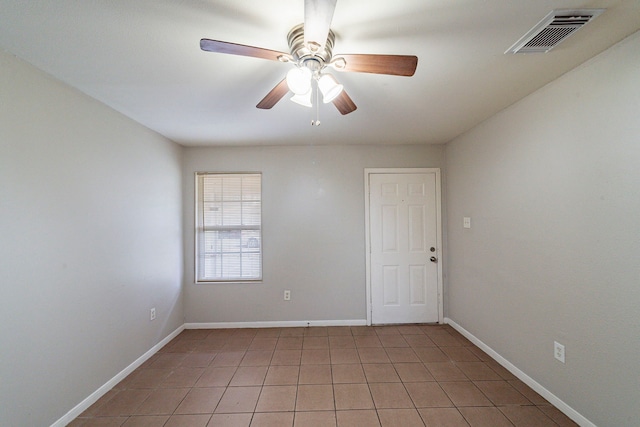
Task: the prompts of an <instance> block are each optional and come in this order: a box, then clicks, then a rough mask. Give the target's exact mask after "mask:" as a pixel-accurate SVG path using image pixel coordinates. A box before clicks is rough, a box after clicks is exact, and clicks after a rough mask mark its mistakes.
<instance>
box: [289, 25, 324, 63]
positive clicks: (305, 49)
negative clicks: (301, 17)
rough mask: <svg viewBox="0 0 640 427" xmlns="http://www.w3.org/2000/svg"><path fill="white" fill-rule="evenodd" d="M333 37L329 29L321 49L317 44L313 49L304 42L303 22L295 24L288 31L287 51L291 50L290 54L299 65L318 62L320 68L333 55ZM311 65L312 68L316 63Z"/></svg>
mask: <svg viewBox="0 0 640 427" xmlns="http://www.w3.org/2000/svg"><path fill="white" fill-rule="evenodd" d="M335 39H336V36H335V34H334V33H333V31H331V30H329V34H328V36H327V40H326V42H325V44H324V48H323V49H320V46H319V45H317V48H318V49H314V46H307V45H306V44H305V42H304V24H299V25H296V26H295V27H293V28H292V29H291V31H289V34H288V35H287V40H288V42H289V51H290V52H291V56H292V57H293V59H294V61H295V62H296V63H297V64H298V65H300V66H303V65H305V64H307V63H313V62H318V63H319V65H320V67H319V68H320V69H322V68H323V67H324V66H325V64H328V63H329V62H331V57H332V55H333V44H334V42H335ZM309 65H311V64H309ZM305 66H306V65H305ZM311 67H313V68H312V69H314V68H315V67H316V65H315V64H314V65H311ZM311 67H309V68H311Z"/></svg>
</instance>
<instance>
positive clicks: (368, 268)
mask: <svg viewBox="0 0 640 427" xmlns="http://www.w3.org/2000/svg"><path fill="white" fill-rule="evenodd" d="M415 173H435V176H436V200H435V202H436V240H437V242H436V252H435V255H436V257H437V258H438V264H437V271H438V278H437V281H438V296H437V298H438V323H440V324H442V323H444V301H443V299H444V298H443V289H444V286H443V280H442V262H443V259H442V258H443V254H444V251H443V250H442V181H441V178H440V168H365V170H364V200H365V203H364V211H365V217H364V222H365V230H366V231H365V246H366V247H365V258H366V272H365V273H366V274H365V275H366V298H367V325H368V326H371V314H372V309H373V306H372V304H371V224H370V222H369V214H370V212H369V210H370V203H371V200H370V199H371V197H370V194H369V191H370V188H369V177H370V176H371V175H375V174H415Z"/></svg>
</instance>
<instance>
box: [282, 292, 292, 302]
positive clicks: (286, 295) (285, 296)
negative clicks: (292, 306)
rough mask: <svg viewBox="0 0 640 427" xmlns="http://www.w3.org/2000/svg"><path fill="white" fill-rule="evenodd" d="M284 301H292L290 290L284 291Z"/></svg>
mask: <svg viewBox="0 0 640 427" xmlns="http://www.w3.org/2000/svg"><path fill="white" fill-rule="evenodd" d="M284 300H285V301H291V291H290V290H286V291H284Z"/></svg>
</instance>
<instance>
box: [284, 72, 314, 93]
mask: <svg viewBox="0 0 640 427" xmlns="http://www.w3.org/2000/svg"><path fill="white" fill-rule="evenodd" d="M311 77H312V73H311V70H310V69H308V68H307V67H295V68H293V69H291V70H290V71H289V72H288V73H287V85H288V86H289V89H290V90H291V92H293V93H295V94H296V95H304V94H305V93H307V92H309V91H310V90H311Z"/></svg>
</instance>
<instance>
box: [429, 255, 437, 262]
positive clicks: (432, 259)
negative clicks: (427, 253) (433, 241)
mask: <svg viewBox="0 0 640 427" xmlns="http://www.w3.org/2000/svg"><path fill="white" fill-rule="evenodd" d="M429 260H430V261H431V262H438V258H436V257H434V256H432V257H431V258H429Z"/></svg>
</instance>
